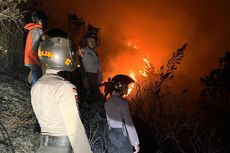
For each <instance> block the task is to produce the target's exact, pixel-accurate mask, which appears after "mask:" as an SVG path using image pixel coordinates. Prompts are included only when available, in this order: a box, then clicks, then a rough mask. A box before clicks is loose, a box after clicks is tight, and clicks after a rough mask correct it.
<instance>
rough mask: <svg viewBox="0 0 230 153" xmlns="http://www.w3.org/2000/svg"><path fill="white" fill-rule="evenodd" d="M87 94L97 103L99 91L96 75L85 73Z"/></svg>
mask: <svg viewBox="0 0 230 153" xmlns="http://www.w3.org/2000/svg"><path fill="white" fill-rule="evenodd" d="M87 78H88V83H89V89H88V90H89V92H90V96H92V97H91V98H93V99H94V100H95V101H97V100H98V99H99V98H100V90H99V87H98V74H97V73H87Z"/></svg>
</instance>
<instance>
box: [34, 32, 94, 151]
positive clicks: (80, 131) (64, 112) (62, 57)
mask: <svg viewBox="0 0 230 153" xmlns="http://www.w3.org/2000/svg"><path fill="white" fill-rule="evenodd" d="M42 38H43V40H42V41H41V42H40V45H39V51H38V56H39V59H40V61H41V64H42V66H44V67H45V69H46V70H45V74H44V75H43V76H42V77H41V78H40V79H39V80H38V81H37V82H36V84H35V85H34V86H33V87H32V89H31V103H32V107H33V111H34V113H35V115H36V118H37V120H38V122H39V125H40V127H41V137H40V147H39V149H38V150H37V153H72V152H74V153H92V151H91V148H90V144H89V140H88V138H87V135H86V133H85V129H84V126H83V124H82V122H81V119H80V116H79V110H78V94H77V89H76V87H75V86H74V85H73V84H71V83H70V82H69V81H68V80H67V79H65V77H63V75H62V74H63V73H64V72H66V71H68V72H69V71H73V70H75V69H76V60H75V58H74V57H75V55H76V50H75V49H74V48H73V47H72V45H71V41H70V40H69V39H68V37H67V34H66V33H65V32H64V31H62V30H60V29H50V30H48V31H47V32H45V33H44V34H43V37H42Z"/></svg>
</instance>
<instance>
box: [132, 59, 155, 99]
mask: <svg viewBox="0 0 230 153" xmlns="http://www.w3.org/2000/svg"><path fill="white" fill-rule="evenodd" d="M143 61H144V65H145V66H144V68H143V70H139V74H140V75H141V76H143V77H148V70H149V68H150V67H151V64H150V61H149V59H148V58H143ZM129 76H130V77H131V78H132V79H133V80H134V81H135V82H137V77H136V73H135V72H133V70H130V72H129ZM134 87H135V84H134V83H133V84H131V85H130V86H129V89H128V94H127V95H129V94H130V93H131V92H132V90H133V89H134Z"/></svg>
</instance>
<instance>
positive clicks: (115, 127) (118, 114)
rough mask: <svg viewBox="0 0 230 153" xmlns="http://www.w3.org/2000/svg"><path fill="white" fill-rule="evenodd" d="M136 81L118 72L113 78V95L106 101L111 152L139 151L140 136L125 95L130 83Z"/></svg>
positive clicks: (109, 149)
mask: <svg viewBox="0 0 230 153" xmlns="http://www.w3.org/2000/svg"><path fill="white" fill-rule="evenodd" d="M132 82H134V81H133V80H132V79H131V78H130V77H129V76H126V75H122V74H118V75H116V76H114V77H113V78H112V83H113V86H114V92H113V95H112V96H111V97H110V98H109V99H108V100H107V101H106V103H105V111H106V118H107V122H108V125H109V134H108V135H109V140H110V142H111V145H110V146H108V151H109V152H110V153H133V148H132V146H133V147H134V148H135V151H134V153H138V152H139V138H138V135H137V132H136V129H135V127H134V124H133V121H132V118H131V115H130V111H129V105H128V101H127V100H126V99H125V98H123V95H125V94H127V93H128V85H129V84H130V83H132Z"/></svg>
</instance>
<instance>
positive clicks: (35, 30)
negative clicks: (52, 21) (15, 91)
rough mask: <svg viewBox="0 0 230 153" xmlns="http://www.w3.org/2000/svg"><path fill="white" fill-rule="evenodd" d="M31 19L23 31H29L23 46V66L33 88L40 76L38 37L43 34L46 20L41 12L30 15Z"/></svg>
mask: <svg viewBox="0 0 230 153" xmlns="http://www.w3.org/2000/svg"><path fill="white" fill-rule="evenodd" d="M31 19H32V23H28V24H26V25H25V26H24V29H26V30H28V31H29V32H28V34H27V38H26V44H25V54H24V64H25V66H28V67H29V68H30V70H31V74H32V82H31V85H32V86H33V85H34V84H35V82H36V81H37V80H38V79H39V78H40V77H41V76H42V68H41V66H40V62H39V59H38V46H39V42H40V36H41V35H42V33H43V28H44V27H45V26H46V24H47V20H48V18H47V16H46V14H45V13H44V12H43V11H35V12H33V13H32V15H31Z"/></svg>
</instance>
